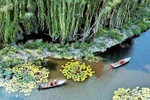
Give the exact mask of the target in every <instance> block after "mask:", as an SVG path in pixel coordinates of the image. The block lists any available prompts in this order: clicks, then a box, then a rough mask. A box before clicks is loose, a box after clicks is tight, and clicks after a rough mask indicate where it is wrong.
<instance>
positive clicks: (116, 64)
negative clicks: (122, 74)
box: [112, 57, 131, 69]
mask: <svg viewBox="0 0 150 100" xmlns="http://www.w3.org/2000/svg"><path fill="white" fill-rule="evenodd" d="M130 59H131V58H130V57H128V58H125V59H122V60H123V63H122V64H120V63H119V61H118V62H116V63H113V64H112V65H113V69H114V68H118V67H121V66H123V65H125V64H127V63H128V62H129V61H130Z"/></svg>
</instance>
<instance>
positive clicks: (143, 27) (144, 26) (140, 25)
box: [138, 23, 147, 31]
mask: <svg viewBox="0 0 150 100" xmlns="http://www.w3.org/2000/svg"><path fill="white" fill-rule="evenodd" d="M138 26H139V27H140V28H141V30H142V31H145V30H146V29H147V26H146V25H145V24H143V23H140V24H139V25H138Z"/></svg>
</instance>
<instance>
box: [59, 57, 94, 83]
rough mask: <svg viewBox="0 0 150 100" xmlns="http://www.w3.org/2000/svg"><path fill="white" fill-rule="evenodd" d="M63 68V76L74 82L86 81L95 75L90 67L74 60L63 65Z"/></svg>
mask: <svg viewBox="0 0 150 100" xmlns="http://www.w3.org/2000/svg"><path fill="white" fill-rule="evenodd" d="M62 68H63V69H62V70H60V71H61V72H62V74H63V75H64V76H65V77H66V78H67V79H73V80H74V81H84V80H85V79H87V78H88V77H91V76H92V75H93V73H94V71H92V69H91V67H90V66H89V65H86V64H85V63H79V62H78V61H73V60H72V61H70V62H67V63H66V64H65V65H62Z"/></svg>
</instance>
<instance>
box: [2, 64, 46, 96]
mask: <svg viewBox="0 0 150 100" xmlns="http://www.w3.org/2000/svg"><path fill="white" fill-rule="evenodd" d="M5 70H6V71H10V72H9V73H14V74H13V77H12V79H8V80H6V81H2V80H0V83H3V84H2V85H3V86H4V87H5V88H6V91H8V92H17V91H19V92H23V93H24V94H25V95H28V94H30V92H31V91H32V89H34V88H36V83H40V82H47V81H48V80H47V78H48V75H49V71H48V69H46V68H42V66H36V65H35V64H33V63H29V62H28V63H24V64H20V65H17V66H15V67H13V68H12V69H10V68H6V69H5Z"/></svg>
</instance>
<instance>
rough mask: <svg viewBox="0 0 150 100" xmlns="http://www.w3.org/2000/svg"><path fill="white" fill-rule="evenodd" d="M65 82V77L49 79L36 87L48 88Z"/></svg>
mask: <svg viewBox="0 0 150 100" xmlns="http://www.w3.org/2000/svg"><path fill="white" fill-rule="evenodd" d="M65 83H66V79H56V80H51V81H49V82H47V83H43V84H39V85H38V89H40V90H41V89H48V88H52V87H56V86H60V85H63V84H65Z"/></svg>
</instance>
